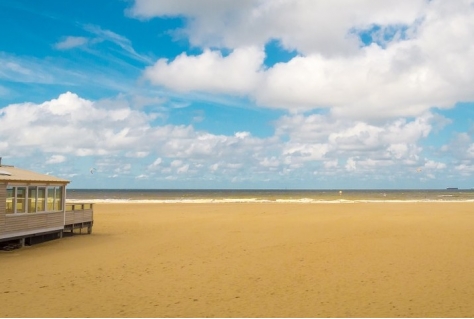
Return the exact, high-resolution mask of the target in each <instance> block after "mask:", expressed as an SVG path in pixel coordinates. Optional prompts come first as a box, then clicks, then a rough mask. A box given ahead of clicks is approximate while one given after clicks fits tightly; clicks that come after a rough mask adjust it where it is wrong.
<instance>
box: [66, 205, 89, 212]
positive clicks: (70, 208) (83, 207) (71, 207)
mask: <svg viewBox="0 0 474 319" xmlns="http://www.w3.org/2000/svg"><path fill="white" fill-rule="evenodd" d="M93 205H94V204H92V203H66V211H67V212H71V211H78V210H89V209H93Z"/></svg>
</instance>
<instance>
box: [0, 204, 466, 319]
mask: <svg viewBox="0 0 474 319" xmlns="http://www.w3.org/2000/svg"><path fill="white" fill-rule="evenodd" d="M94 218H95V225H94V229H93V233H92V234H91V235H75V236H73V237H66V238H63V239H60V240H54V241H50V242H47V243H43V244H38V245H34V246H31V247H25V248H22V249H20V250H15V251H12V252H4V251H1V252H0V316H1V317H399V316H401V317H474V302H473V300H474V203H452V202H451V203H436V202H431V203H347V204H342V203H335V204H301V203H300V204H296V203H292V204H282V203H258V204H255V203H225V204H215V203H214V204H136V203H130V204H96V205H95V206H94Z"/></svg>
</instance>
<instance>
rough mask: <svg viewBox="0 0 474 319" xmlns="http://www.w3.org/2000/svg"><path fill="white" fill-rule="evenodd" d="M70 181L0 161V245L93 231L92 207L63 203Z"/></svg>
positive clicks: (27, 242)
mask: <svg viewBox="0 0 474 319" xmlns="http://www.w3.org/2000/svg"><path fill="white" fill-rule="evenodd" d="M69 183H70V181H69V180H67V179H63V178H59V177H55V176H51V175H48V174H41V173H37V172H33V171H29V170H25V169H20V168H17V167H14V166H12V165H3V164H2V163H1V160H0V242H5V241H11V240H17V239H18V240H19V241H20V243H21V245H22V246H23V245H25V244H32V243H34V242H35V241H38V239H40V238H44V237H45V236H46V235H49V237H51V236H52V237H55V236H56V237H58V238H60V237H62V236H63V232H64V231H65V230H69V231H70V232H71V233H74V229H77V228H79V229H80V230H81V232H82V228H83V227H86V228H87V229H88V233H91V232H92V225H93V205H92V204H85V203H74V204H69V203H66V186H67V185H68V184H69Z"/></svg>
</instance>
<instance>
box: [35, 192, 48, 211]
mask: <svg viewBox="0 0 474 319" xmlns="http://www.w3.org/2000/svg"><path fill="white" fill-rule="evenodd" d="M45 203H46V188H44V187H38V198H37V201H36V210H37V211H38V212H44V211H45V210H46V207H45Z"/></svg>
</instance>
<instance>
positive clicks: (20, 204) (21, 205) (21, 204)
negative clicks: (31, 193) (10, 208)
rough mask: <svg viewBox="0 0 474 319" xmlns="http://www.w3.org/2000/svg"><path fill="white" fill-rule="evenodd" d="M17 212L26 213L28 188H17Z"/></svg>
mask: <svg viewBox="0 0 474 319" xmlns="http://www.w3.org/2000/svg"><path fill="white" fill-rule="evenodd" d="M16 212H17V213H26V187H17V188H16Z"/></svg>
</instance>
